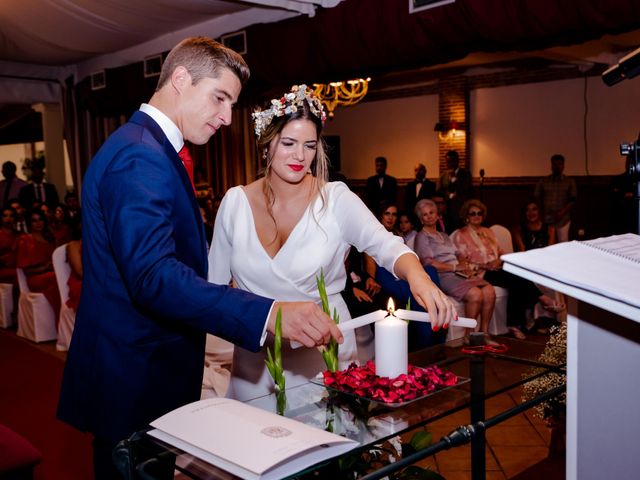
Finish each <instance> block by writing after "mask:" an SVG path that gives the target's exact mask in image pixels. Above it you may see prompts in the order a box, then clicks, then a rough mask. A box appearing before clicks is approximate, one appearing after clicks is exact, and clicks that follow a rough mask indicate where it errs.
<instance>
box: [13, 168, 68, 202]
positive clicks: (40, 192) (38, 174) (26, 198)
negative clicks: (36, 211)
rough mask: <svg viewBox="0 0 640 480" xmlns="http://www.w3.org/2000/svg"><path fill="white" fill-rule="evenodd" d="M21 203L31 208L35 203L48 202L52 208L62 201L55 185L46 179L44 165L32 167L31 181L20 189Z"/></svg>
mask: <svg viewBox="0 0 640 480" xmlns="http://www.w3.org/2000/svg"><path fill="white" fill-rule="evenodd" d="M18 198H19V199H20V203H22V205H24V206H25V208H26V209H27V210H30V209H31V207H32V206H33V204H34V203H39V204H43V203H44V204H47V205H48V206H49V208H51V209H52V210H53V209H54V208H56V207H57V206H58V204H59V203H60V200H59V197H58V191H57V190H56V187H55V185H52V184H51V183H47V182H45V181H44V167H43V166H40V165H34V166H32V167H31V183H28V184H27V185H25V186H24V187H22V188H21V189H20V195H19V196H18Z"/></svg>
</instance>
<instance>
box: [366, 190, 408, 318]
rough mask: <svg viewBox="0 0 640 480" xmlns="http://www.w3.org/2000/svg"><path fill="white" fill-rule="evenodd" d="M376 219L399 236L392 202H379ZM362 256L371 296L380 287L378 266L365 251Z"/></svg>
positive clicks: (368, 290)
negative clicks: (377, 279) (377, 278)
mask: <svg viewBox="0 0 640 480" xmlns="http://www.w3.org/2000/svg"><path fill="white" fill-rule="evenodd" d="M378 221H379V222H380V223H381V224H382V226H383V227H384V228H385V229H386V230H387V231H388V232H391V233H393V234H394V235H397V236H400V231H399V230H398V228H397V223H398V207H397V206H396V205H395V204H394V203H391V202H387V201H383V202H380V204H379V206H378ZM362 258H363V264H364V273H365V276H366V290H367V293H368V294H369V296H371V297H373V296H374V295H377V294H378V293H379V292H380V289H381V287H380V284H379V283H378V282H377V281H376V270H377V268H378V266H377V265H376V262H375V261H374V260H373V258H371V257H370V256H369V255H367V254H366V253H363V254H362ZM385 308H386V307H385Z"/></svg>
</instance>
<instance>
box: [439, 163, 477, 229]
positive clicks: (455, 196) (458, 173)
mask: <svg viewBox="0 0 640 480" xmlns="http://www.w3.org/2000/svg"><path fill="white" fill-rule="evenodd" d="M445 158H446V160H447V167H448V169H447V170H446V171H445V172H443V173H442V175H440V180H439V181H438V190H440V191H442V192H443V193H444V194H445V195H446V196H447V198H446V200H447V214H448V215H449V220H450V222H451V224H452V225H453V228H454V229H455V228H458V227H462V226H464V223H463V222H462V220H461V219H460V208H461V207H462V204H463V203H464V202H465V201H467V200H468V199H470V198H471V197H472V193H473V192H472V188H473V185H472V183H471V180H472V179H471V172H469V170H467V169H466V168H463V167H461V166H460V155H458V152H456V151H455V150H449V151H448V152H447V153H446V155H445Z"/></svg>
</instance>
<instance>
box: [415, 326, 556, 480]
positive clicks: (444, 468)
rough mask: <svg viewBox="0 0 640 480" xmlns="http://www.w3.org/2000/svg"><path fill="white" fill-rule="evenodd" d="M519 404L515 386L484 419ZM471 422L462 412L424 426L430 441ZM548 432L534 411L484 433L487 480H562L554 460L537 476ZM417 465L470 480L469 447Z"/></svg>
mask: <svg viewBox="0 0 640 480" xmlns="http://www.w3.org/2000/svg"><path fill="white" fill-rule="evenodd" d="M547 339H548V336H544V335H538V334H536V335H532V336H531V337H530V338H529V340H533V341H536V342H543V343H544V342H546V340H547ZM521 402H522V388H521V387H517V388H515V389H513V390H510V391H508V392H506V393H503V394H501V395H498V396H496V397H493V398H491V399H489V400H487V402H486V418H490V417H492V416H494V415H496V414H498V413H500V412H504V411H505V410H507V409H509V408H512V407H514V406H516V405H518V404H520V403H521ZM469 423H470V419H469V411H468V410H462V411H460V412H457V413H455V414H453V415H450V416H448V417H445V418H443V419H440V420H438V421H436V422H433V423H431V424H429V425H428V426H427V430H428V431H430V432H431V433H432V435H433V442H437V441H439V440H440V439H441V438H442V437H443V436H444V435H447V434H449V433H451V432H452V431H453V430H455V429H456V428H457V427H459V426H461V425H468V424H469ZM550 437H551V433H550V430H549V428H548V427H547V425H546V422H545V421H544V420H542V419H540V418H539V417H538V416H537V415H536V414H535V411H534V410H527V411H526V412H524V413H521V414H519V415H517V416H514V417H512V418H510V419H508V420H506V421H504V422H503V423H500V424H498V425H496V426H494V427H492V428H490V429H488V430H487V432H486V440H487V453H486V478H487V479H488V480H494V479H499V480H506V479H512V478H514V479H515V478H517V479H521V478H522V479H523V480H524V479H525V478H526V479H541V478H544V480H564V478H565V472H564V468H563V462H562V460H560V461H555V462H554V463H553V468H552V470H551V472H549V470H548V468H547V469H546V470H545V474H544V477H543V476H541V475H539V474H536V473H535V471H536V467H537V466H539V465H541V464H540V462H543V464H545V465H546V464H547V457H548V455H549V448H548V447H549V440H550ZM420 466H423V467H428V468H430V469H432V470H434V471H437V472H439V473H440V474H441V475H442V476H443V477H445V478H446V479H447V480H459V479H460V480H461V479H465V480H469V479H471V447H470V446H469V445H467V446H462V447H457V448H454V449H451V450H447V451H444V452H441V453H438V454H436V455H435V456H434V457H432V458H429V459H426V460H425V461H423V462H422V463H420Z"/></svg>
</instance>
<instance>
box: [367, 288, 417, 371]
mask: <svg viewBox="0 0 640 480" xmlns="http://www.w3.org/2000/svg"><path fill="white" fill-rule="evenodd" d="M387 310H388V312H389V315H388V316H387V317H385V318H383V319H382V320H378V321H377V322H376V323H375V330H376V336H375V350H376V358H375V363H376V375H378V376H380V377H389V378H395V377H397V376H398V375H401V374H403V373H404V374H406V373H407V366H408V363H409V359H408V353H407V352H408V349H409V345H408V325H407V322H405V321H404V320H400V319H399V318H397V317H396V316H394V315H393V311H394V305H393V300H392V299H389V304H388V307H387Z"/></svg>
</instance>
